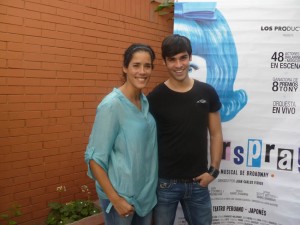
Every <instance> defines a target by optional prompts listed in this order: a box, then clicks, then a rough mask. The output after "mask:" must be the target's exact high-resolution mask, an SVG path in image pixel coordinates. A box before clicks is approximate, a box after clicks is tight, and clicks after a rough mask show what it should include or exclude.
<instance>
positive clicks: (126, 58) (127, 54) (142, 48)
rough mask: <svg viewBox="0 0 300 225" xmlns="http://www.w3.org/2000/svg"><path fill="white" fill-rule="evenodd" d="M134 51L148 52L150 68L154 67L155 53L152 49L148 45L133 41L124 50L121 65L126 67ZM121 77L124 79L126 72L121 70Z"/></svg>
mask: <svg viewBox="0 0 300 225" xmlns="http://www.w3.org/2000/svg"><path fill="white" fill-rule="evenodd" d="M136 52H148V53H149V55H150V58H151V66H152V69H153V68H154V64H153V62H154V59H155V53H154V51H153V49H152V48H151V47H150V46H149V45H145V44H140V43H134V44H132V45H130V46H129V47H128V48H127V49H126V51H125V52H124V58H123V67H125V68H128V66H129V63H130V61H131V60H132V57H133V55H134V53H136ZM123 78H124V80H126V73H124V72H123Z"/></svg>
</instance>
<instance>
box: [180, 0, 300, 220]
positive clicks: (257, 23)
mask: <svg viewBox="0 0 300 225" xmlns="http://www.w3.org/2000/svg"><path fill="white" fill-rule="evenodd" d="M190 2H193V3H190ZM174 12H175V14H174V33H179V34H182V35H185V36H187V37H189V38H190V39H191V41H192V47H193V56H192V59H193V61H192V62H191V68H190V76H191V77H193V78H195V79H199V80H201V81H204V82H207V83H210V84H211V85H212V86H214V87H215V89H216V90H217V92H218V94H219V96H220V99H221V101H222V105H223V107H222V110H221V117H222V128H223V137H224V149H223V159H222V162H221V169H220V175H219V177H218V178H217V179H216V180H215V181H214V182H213V183H211V184H210V186H209V189H210V193H211V198H212V205H213V224H222V225H229V224H240V225H250V224H251V225H252V224H258V225H298V224H300V109H299V105H300V91H299V88H298V85H299V78H300V2H299V0H242V1H238V0H220V1H208V0H207V1H200V0H196V1H192V0H189V1H178V2H176V3H175V11H174ZM176 224H177V225H185V224H187V223H186V222H185V221H184V218H183V215H182V211H181V209H180V207H179V209H178V214H177V217H176Z"/></svg>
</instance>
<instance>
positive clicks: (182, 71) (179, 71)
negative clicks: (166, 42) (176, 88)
mask: <svg viewBox="0 0 300 225" xmlns="http://www.w3.org/2000/svg"><path fill="white" fill-rule="evenodd" d="M190 60H191V57H190V56H189V54H188V53H187V52H182V53H178V54H177V55H174V56H172V57H166V61H165V64H166V67H167V69H168V71H169V73H170V75H171V77H172V78H173V79H175V80H177V81H183V80H185V79H186V78H187V77H188V72H189V67H190Z"/></svg>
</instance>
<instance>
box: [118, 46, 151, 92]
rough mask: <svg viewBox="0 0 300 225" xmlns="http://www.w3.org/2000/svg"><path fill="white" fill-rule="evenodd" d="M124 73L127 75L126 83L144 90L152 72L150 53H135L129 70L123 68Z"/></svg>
mask: <svg viewBox="0 0 300 225" xmlns="http://www.w3.org/2000/svg"><path fill="white" fill-rule="evenodd" d="M123 71H124V73H126V74H127V79H126V82H127V83H129V84H130V85H131V86H133V87H134V88H135V89H143V88H144V87H145V86H146V85H147V83H148V81H149V79H150V75H151V72H152V62H151V57H150V55H149V53H148V52H144V51H139V52H135V53H134V54H133V56H132V59H131V61H130V62H129V65H128V67H127V68H125V67H123Z"/></svg>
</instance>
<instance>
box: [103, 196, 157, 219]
mask: <svg viewBox="0 0 300 225" xmlns="http://www.w3.org/2000/svg"><path fill="white" fill-rule="evenodd" d="M100 203H101V207H102V211H103V215H104V222H105V225H151V221H152V211H151V212H149V213H148V214H147V215H146V216H143V217H140V216H139V215H138V214H136V213H134V214H132V215H130V216H128V217H121V216H120V215H119V214H118V213H117V211H116V210H115V208H114V207H112V208H111V209H110V211H109V213H106V212H105V210H106V208H107V207H108V205H109V203H110V201H109V200H108V199H100Z"/></svg>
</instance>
